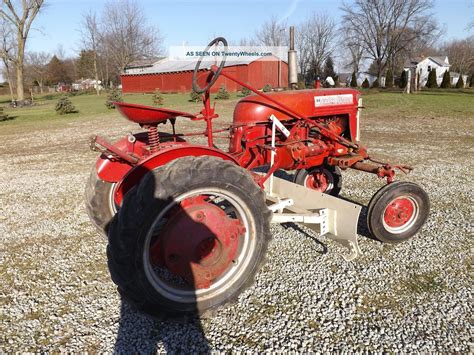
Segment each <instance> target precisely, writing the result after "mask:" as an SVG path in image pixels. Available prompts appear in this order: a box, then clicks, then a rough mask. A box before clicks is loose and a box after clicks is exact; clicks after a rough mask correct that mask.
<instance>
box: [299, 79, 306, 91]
mask: <svg viewBox="0 0 474 355" xmlns="http://www.w3.org/2000/svg"><path fill="white" fill-rule="evenodd" d="M297 87H298V90H304V89H306V83H305V82H304V81H301V80H300V81H298V84H297Z"/></svg>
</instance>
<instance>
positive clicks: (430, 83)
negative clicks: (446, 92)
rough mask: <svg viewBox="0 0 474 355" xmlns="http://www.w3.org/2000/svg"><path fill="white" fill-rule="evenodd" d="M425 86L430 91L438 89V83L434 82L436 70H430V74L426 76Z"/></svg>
mask: <svg viewBox="0 0 474 355" xmlns="http://www.w3.org/2000/svg"><path fill="white" fill-rule="evenodd" d="M426 86H427V87H429V88H430V89H432V88H438V82H437V81H436V69H431V71H430V73H429V74H428V81H427V82H426Z"/></svg>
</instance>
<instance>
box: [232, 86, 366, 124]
mask: <svg viewBox="0 0 474 355" xmlns="http://www.w3.org/2000/svg"><path fill="white" fill-rule="evenodd" d="M267 95H268V96H270V97H271V98H272V99H274V100H276V101H278V102H280V103H282V104H283V105H285V106H287V107H289V108H291V109H292V110H293V111H295V112H297V113H299V114H300V115H302V116H306V117H316V116H318V117H320V116H331V115H341V114H342V115H343V114H351V113H354V111H357V105H358V99H359V92H358V91H357V90H354V89H309V90H295V91H281V92H273V93H268V94H267ZM272 114H273V115H275V116H276V117H277V118H278V119H279V120H282V121H284V120H288V119H293V117H291V116H288V115H287V114H286V113H284V112H283V110H282V109H281V108H280V107H278V105H276V104H274V103H272V102H269V101H268V100H266V99H265V98H263V97H261V96H258V95H250V96H247V97H244V98H242V99H241V100H240V101H239V102H238V103H237V105H236V106H235V110H234V124H244V123H251V122H262V121H268V118H269V117H270V116H271V115H272Z"/></svg>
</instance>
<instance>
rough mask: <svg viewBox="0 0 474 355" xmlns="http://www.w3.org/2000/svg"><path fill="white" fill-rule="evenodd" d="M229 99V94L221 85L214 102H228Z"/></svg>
mask: <svg viewBox="0 0 474 355" xmlns="http://www.w3.org/2000/svg"><path fill="white" fill-rule="evenodd" d="M229 98H230V95H229V92H228V91H227V90H226V88H225V86H224V85H222V86H221V87H220V88H219V91H218V92H217V95H216V100H228V99H229Z"/></svg>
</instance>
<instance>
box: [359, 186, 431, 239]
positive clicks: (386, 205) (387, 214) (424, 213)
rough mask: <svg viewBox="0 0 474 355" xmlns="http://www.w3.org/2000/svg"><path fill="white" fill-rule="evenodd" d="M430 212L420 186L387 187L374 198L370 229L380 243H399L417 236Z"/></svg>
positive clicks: (371, 205) (369, 208)
mask: <svg viewBox="0 0 474 355" xmlns="http://www.w3.org/2000/svg"><path fill="white" fill-rule="evenodd" d="M429 211H430V201H429V198H428V195H427V194H426V192H425V191H424V190H423V189H422V188H421V187H420V186H418V185H417V184H414V183H411V182H406V181H398V182H394V183H391V184H389V185H385V186H384V187H382V188H381V189H380V190H379V191H377V193H376V194H375V195H374V196H373V197H372V199H371V200H370V202H369V206H368V210H367V225H368V227H369V230H370V232H371V234H372V235H373V236H374V237H375V238H377V239H378V240H380V241H382V242H386V243H392V244H394V243H400V242H403V241H405V240H407V239H409V238H411V237H413V236H414V235H415V234H416V233H418V231H419V230H420V228H421V227H422V226H423V224H424V223H425V221H426V219H427V218H428V214H429Z"/></svg>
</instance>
